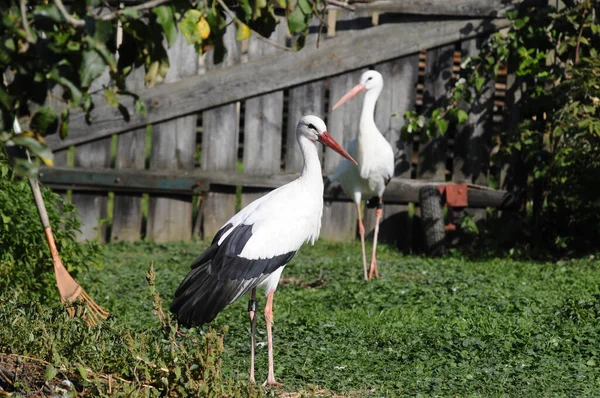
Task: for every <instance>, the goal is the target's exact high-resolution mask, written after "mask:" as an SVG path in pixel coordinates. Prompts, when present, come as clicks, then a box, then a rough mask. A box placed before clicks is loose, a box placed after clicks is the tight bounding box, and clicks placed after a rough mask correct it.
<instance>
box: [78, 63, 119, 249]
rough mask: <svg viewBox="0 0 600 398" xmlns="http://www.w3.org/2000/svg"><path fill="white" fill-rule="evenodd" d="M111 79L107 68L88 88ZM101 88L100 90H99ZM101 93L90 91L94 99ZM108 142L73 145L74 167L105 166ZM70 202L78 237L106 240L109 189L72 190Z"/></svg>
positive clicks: (80, 238)
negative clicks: (74, 210) (78, 225)
mask: <svg viewBox="0 0 600 398" xmlns="http://www.w3.org/2000/svg"><path fill="white" fill-rule="evenodd" d="M109 81H110V76H109V74H108V71H106V72H105V73H104V74H103V75H102V76H100V77H99V78H98V79H97V80H96V81H95V82H94V83H93V84H92V87H91V88H90V91H91V92H94V91H96V90H98V89H99V88H101V87H103V86H104V85H106V84H107V83H108V82H109ZM101 92H102V91H101ZM101 95H102V94H96V95H93V98H94V100H95V101H98V100H99V98H100V96H101ZM102 96H103V95H102ZM110 144H111V138H110V137H108V138H103V139H101V140H98V141H95V142H91V143H88V144H84V145H80V146H78V147H77V148H75V159H74V166H75V167H84V168H90V169H95V168H105V167H108V166H109V164H110ZM71 202H72V203H73V204H74V205H75V207H76V208H77V211H78V212H79V217H80V219H81V224H82V225H81V232H77V239H78V240H79V241H85V240H98V241H100V242H104V241H105V240H106V222H105V221H106V218H107V205H108V193H102V192H100V193H86V192H73V193H72V194H71Z"/></svg>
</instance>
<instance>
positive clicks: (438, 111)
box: [431, 108, 442, 119]
mask: <svg viewBox="0 0 600 398" xmlns="http://www.w3.org/2000/svg"><path fill="white" fill-rule="evenodd" d="M441 114H442V108H436V109H434V110H433V112H432V113H431V118H432V119H437V118H439V117H440V115H441Z"/></svg>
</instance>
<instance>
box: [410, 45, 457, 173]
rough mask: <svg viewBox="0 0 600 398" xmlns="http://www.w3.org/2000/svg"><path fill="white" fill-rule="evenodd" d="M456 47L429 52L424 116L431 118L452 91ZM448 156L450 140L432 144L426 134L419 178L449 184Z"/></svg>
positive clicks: (423, 140) (440, 139)
mask: <svg viewBox="0 0 600 398" xmlns="http://www.w3.org/2000/svg"><path fill="white" fill-rule="evenodd" d="M454 48H455V45H454V43H453V44H449V45H446V46H442V47H437V48H434V49H431V50H427V61H426V65H425V87H424V93H423V113H424V114H426V115H427V116H430V115H431V112H432V111H433V109H435V108H437V107H438V106H440V105H441V103H442V101H443V99H444V98H445V96H446V94H447V92H448V88H449V84H450V80H451V77H452V62H453V59H454ZM446 156H447V139H446V138H445V137H438V138H435V139H433V140H430V141H428V137H427V136H426V135H425V134H423V136H421V145H420V147H419V166H418V169H417V176H418V178H421V179H425V180H432V181H445V180H446Z"/></svg>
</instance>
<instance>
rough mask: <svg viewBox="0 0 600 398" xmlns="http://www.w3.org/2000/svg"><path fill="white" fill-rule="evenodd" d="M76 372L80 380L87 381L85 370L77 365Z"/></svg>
mask: <svg viewBox="0 0 600 398" xmlns="http://www.w3.org/2000/svg"><path fill="white" fill-rule="evenodd" d="M77 371H78V372H79V375H80V376H81V378H82V379H87V370H86V369H85V368H84V367H83V366H82V365H81V364H77Z"/></svg>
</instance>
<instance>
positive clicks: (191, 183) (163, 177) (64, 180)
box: [40, 166, 518, 209]
mask: <svg viewBox="0 0 600 398" xmlns="http://www.w3.org/2000/svg"><path fill="white" fill-rule="evenodd" d="M296 178H298V173H277V174H267V175H257V174H246V173H231V172H229V171H202V170H197V169H195V170H191V171H189V172H185V171H177V170H174V171H165V170H125V169H123V170H115V169H94V170H93V171H92V170H88V169H84V168H75V167H47V166H41V167H40V180H41V181H42V182H43V183H45V184H48V185H50V186H53V187H54V186H58V187H60V188H61V189H73V190H78V191H109V190H110V191H117V192H160V193H171V194H176V195H188V196H191V195H193V194H194V193H198V192H203V191H205V190H212V189H213V186H215V185H216V186H221V187H224V186H229V187H236V186H244V187H249V188H270V189H273V188H278V187H280V186H281V185H283V184H287V183H288V182H290V181H292V180H294V179H296ZM323 178H324V179H326V178H327V177H325V176H324V177H323ZM440 184H447V183H440V182H428V181H422V180H412V179H406V178H399V177H394V178H392V180H391V181H390V183H389V184H388V186H387V188H386V190H385V193H384V195H383V200H384V201H385V202H387V203H397V204H406V203H413V202H418V201H419V189H420V188H422V187H423V186H426V185H440ZM450 184H452V183H450ZM340 188H341V187H340V186H339V183H337V182H336V183H333V184H331V185H329V186H328V188H326V189H325V192H324V197H325V198H327V199H335V200H342V201H350V199H348V198H347V197H346V196H345V195H343V194H341V193H340V192H339V191H340ZM468 199H469V207H498V208H504V209H514V208H515V204H516V203H517V202H518V200H517V197H516V195H514V194H512V193H510V192H506V191H497V190H494V189H482V188H481V187H477V186H470V187H469V194H468Z"/></svg>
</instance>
